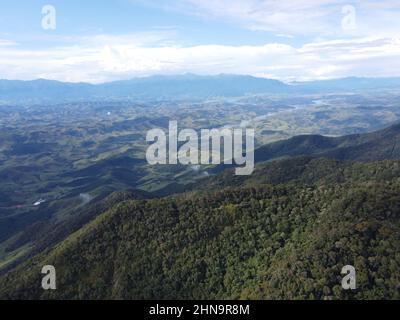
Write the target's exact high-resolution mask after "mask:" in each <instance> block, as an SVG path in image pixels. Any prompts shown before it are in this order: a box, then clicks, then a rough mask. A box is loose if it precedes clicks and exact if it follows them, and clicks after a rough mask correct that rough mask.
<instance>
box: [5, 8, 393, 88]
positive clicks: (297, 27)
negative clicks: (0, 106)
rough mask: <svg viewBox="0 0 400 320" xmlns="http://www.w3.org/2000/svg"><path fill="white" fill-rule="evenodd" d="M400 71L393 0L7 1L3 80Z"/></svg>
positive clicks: (288, 77) (300, 77)
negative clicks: (185, 74) (192, 74)
mask: <svg viewBox="0 0 400 320" xmlns="http://www.w3.org/2000/svg"><path fill="white" fill-rule="evenodd" d="M184 73H195V74H201V75H214V74H221V73H225V74H226V73H228V74H246V75H253V76H257V77H265V78H273V79H279V80H282V81H304V80H311V79H329V78H340V77H348V76H364V77H393V76H400V1H399V0H396V1H393V0H387V1H385V0H383V1H382V0H381V1H379V0H378V1H372V0H362V1H361V0H359V1H342V0H304V1H299V0H286V1H283V0H112V1H111V0H85V1H82V0H80V1H78V0H63V1H61V0H46V1H42V0H0V78H1V79H20V80H31V79H37V78H45V79H52V80H60V81H69V82H91V83H102V82H108V81H114V80H122V79H130V78H134V77H143V76H150V75H158V74H184Z"/></svg>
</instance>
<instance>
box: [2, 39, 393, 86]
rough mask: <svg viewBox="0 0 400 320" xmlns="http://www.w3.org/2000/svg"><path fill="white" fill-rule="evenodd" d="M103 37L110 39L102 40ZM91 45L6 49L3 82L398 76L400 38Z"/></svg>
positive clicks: (304, 78)
mask: <svg viewBox="0 0 400 320" xmlns="http://www.w3.org/2000/svg"><path fill="white" fill-rule="evenodd" d="M99 38H100V39H107V38H108V37H107V36H101V37H99ZM110 39H112V41H110V42H109V44H107V43H108V42H107V41H103V40H102V41H100V42H99V43H96V42H91V43H86V44H84V45H83V44H79V45H74V46H72V45H71V46H67V47H61V48H53V49H46V50H25V49H23V48H19V47H18V46H16V47H13V46H6V47H3V48H2V50H1V51H0V74H2V76H3V77H4V78H13V79H33V78H48V79H56V80H63V81H72V82H77V81H88V82H93V83H98V82H104V81H110V80H115V79H127V78H132V77H135V76H148V75H153V74H179V73H186V72H191V73H198V74H219V73H234V74H250V75H254V76H261V77H269V78H276V79H282V80H306V79H316V78H332V77H342V76H349V75H354V76H398V75H399V74H400V61H399V60H400V59H398V57H399V56H400V38H385V39H380V38H357V39H345V40H331V41H316V42H311V43H307V44H304V45H301V46H299V47H295V46H291V45H288V44H283V43H268V44H265V45H259V46H227V45H201V46H187V47H181V46H177V45H164V46H158V47H157V46H143V45H137V44H135V43H132V42H129V41H126V39H129V37H126V38H123V39H122V41H120V42H118V41H116V40H117V39H116V38H113V37H110Z"/></svg>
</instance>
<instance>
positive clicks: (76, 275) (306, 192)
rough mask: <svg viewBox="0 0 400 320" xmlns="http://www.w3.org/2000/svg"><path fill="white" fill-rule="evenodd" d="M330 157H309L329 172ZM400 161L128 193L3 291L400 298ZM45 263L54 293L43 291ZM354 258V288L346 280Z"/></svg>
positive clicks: (1, 282) (20, 294)
mask: <svg viewBox="0 0 400 320" xmlns="http://www.w3.org/2000/svg"><path fill="white" fill-rule="evenodd" d="M327 161H328V160H324V159H320V160H311V161H309V162H308V164H310V163H311V162H312V163H314V166H313V172H314V173H315V176H319V177H322V176H323V173H324V168H325V167H326V164H327ZM281 165H283V166H284V165H285V162H283V164H282V163H281ZM398 167H399V163H398V162H389V161H384V162H376V163H374V164H357V163H356V164H354V165H350V164H347V165H342V164H337V168H336V169H332V170H331V172H330V176H331V177H332V179H334V180H335V183H329V180H330V179H331V178H330V179H328V181H325V180H324V179H322V180H321V179H311V180H314V181H310V184H299V183H296V181H289V182H284V183H283V184H277V185H275V186H273V185H257V186H250V185H249V186H246V187H241V188H229V187H228V188H225V189H223V190H220V191H212V190H211V191H208V192H206V193H201V194H199V193H197V192H192V193H188V194H182V195H178V196H174V197H169V198H163V199H150V200H133V201H132V200H130V201H125V202H122V203H120V204H118V205H116V206H114V207H113V208H112V209H110V210H108V211H107V212H105V213H104V214H102V215H100V216H98V217H97V218H96V219H95V220H94V221H93V222H91V223H89V224H88V225H87V226H85V227H84V228H83V229H81V230H79V231H78V232H76V233H74V234H72V235H71V236H70V237H68V238H67V239H66V240H65V241H63V242H61V243H60V244H58V245H57V246H55V247H54V248H53V249H49V250H46V251H45V252H43V253H42V254H39V255H37V256H35V257H34V258H32V259H30V260H28V261H27V262H25V263H23V264H21V265H20V266H18V267H17V268H16V269H14V270H12V271H11V272H9V273H8V274H6V275H5V276H4V277H2V278H1V279H0V297H1V298H3V299H9V298H13V299H15V298H29V299H32V298H42V299H44V298H57V299H105V298H113V299H145V298H146V299H183V298H185V299H191V298H196V299H210V298H211V299H214V298H218V299H225V298H234V299H247V298H251V299H281V298H287V299H383V298H386V299H388V298H391V299H399V298H400V272H399V270H400V255H399V253H398V247H399V245H400V220H399V213H400V198H399V197H398V195H399V192H400V180H399V176H398ZM310 169H311V168H309V170H310ZM282 170H287V169H285V168H283V169H282ZM306 171H307V170H305V171H304V172H306ZM334 172H336V174H337V177H334ZM377 172H382V175H381V174H377ZM390 173H392V174H390ZM305 176H307V175H305ZM343 177H345V178H344V179H343ZM340 180H341V182H340V183H337V181H340ZM248 183H249V184H250V182H248ZM45 264H52V265H54V266H55V267H56V270H57V280H58V283H57V285H58V288H57V290H54V291H44V290H42V289H41V287H40V283H41V275H40V270H41V267H42V266H43V265H45ZM348 264H350V265H354V266H355V268H356V271H357V290H355V291H345V290H342V288H341V286H340V281H341V275H340V271H341V268H342V267H343V266H344V265H348Z"/></svg>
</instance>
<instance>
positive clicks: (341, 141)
mask: <svg viewBox="0 0 400 320" xmlns="http://www.w3.org/2000/svg"><path fill="white" fill-rule="evenodd" d="M399 141H400V124H395V125H392V126H390V127H388V128H385V129H382V130H379V131H375V132H371V133H364V134H353V135H347V136H342V137H326V136H320V135H301V136H295V137H293V138H290V139H288V140H283V141H278V142H275V143H271V144H267V145H264V146H262V147H260V148H259V149H257V150H256V151H255V160H256V161H257V162H262V161H267V160H272V159H277V158H281V157H289V156H301V155H313V156H318V157H326V158H333V159H337V160H352V161H377V160H395V159H400V143H399Z"/></svg>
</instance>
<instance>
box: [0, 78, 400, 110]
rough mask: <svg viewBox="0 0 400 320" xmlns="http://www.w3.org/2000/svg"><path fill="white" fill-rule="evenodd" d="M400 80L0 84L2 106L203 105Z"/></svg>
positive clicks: (393, 84) (395, 84)
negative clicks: (161, 101) (170, 101)
mask: <svg viewBox="0 0 400 320" xmlns="http://www.w3.org/2000/svg"><path fill="white" fill-rule="evenodd" d="M399 87H400V78H357V77H349V78H342V79H333V80H321V81H309V82H293V83H284V82H281V81H278V80H272V79H266V78H257V77H253V76H245V75H228V74H221V75H217V76H199V75H194V74H185V75H175V76H172V75H168V76H167V75H164V76H151V77H144V78H134V79H131V80H121V81H114V82H108V83H103V84H89V83H83V82H82V83H68V82H60V81H53V80H45V79H38V80H31V81H21V80H0V104H7V103H10V104H12V103H61V102H71V101H88V100H102V99H110V100H112V99H149V100H159V99H205V98H212V97H221V96H224V97H233V96H243V95H247V94H264V93H265V94H268V93H270V94H312V93H337V92H353V91H365V90H373V89H376V90H378V89H396V88H399Z"/></svg>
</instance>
